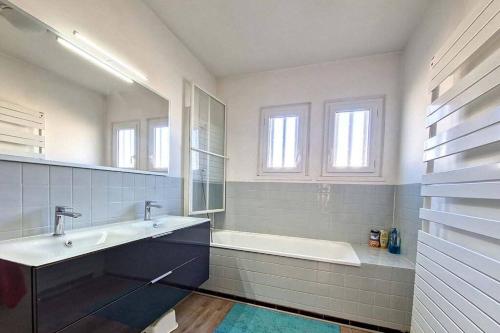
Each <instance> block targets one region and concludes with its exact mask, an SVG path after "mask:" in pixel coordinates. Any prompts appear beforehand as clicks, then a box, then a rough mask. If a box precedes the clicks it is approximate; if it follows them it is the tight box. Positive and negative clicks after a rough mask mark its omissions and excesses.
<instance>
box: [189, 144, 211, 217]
mask: <svg viewBox="0 0 500 333" xmlns="http://www.w3.org/2000/svg"><path fill="white" fill-rule="evenodd" d="M207 171H208V155H207V154H204V153H199V152H197V151H192V152H191V183H192V185H191V200H192V210H193V211H206V210H207V203H208V179H207Z"/></svg>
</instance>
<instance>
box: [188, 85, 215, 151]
mask: <svg viewBox="0 0 500 333" xmlns="http://www.w3.org/2000/svg"><path fill="white" fill-rule="evenodd" d="M209 110H210V96H208V95H207V94H206V93H204V92H203V91H201V90H200V89H198V88H195V91H194V108H193V113H192V117H193V128H192V129H191V147H192V148H196V149H201V150H208V118H209Z"/></svg>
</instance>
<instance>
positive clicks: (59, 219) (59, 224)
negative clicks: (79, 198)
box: [53, 206, 82, 236]
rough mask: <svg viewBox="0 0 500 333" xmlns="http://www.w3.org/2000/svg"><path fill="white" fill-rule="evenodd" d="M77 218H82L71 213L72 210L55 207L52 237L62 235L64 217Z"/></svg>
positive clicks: (78, 214) (77, 214)
mask: <svg viewBox="0 0 500 333" xmlns="http://www.w3.org/2000/svg"><path fill="white" fill-rule="evenodd" d="M65 216H67V217H71V218H74V219H76V218H79V217H80V216H82V214H80V213H75V212H73V208H70V207H65V206H56V209H55V216H54V234H53V236H62V235H64V217H65Z"/></svg>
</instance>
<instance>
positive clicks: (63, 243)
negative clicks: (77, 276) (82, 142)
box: [0, 216, 207, 266]
mask: <svg viewBox="0 0 500 333" xmlns="http://www.w3.org/2000/svg"><path fill="white" fill-rule="evenodd" d="M205 221H207V220H206V219H200V218H192V217H177V216H165V217H159V218H156V219H153V220H152V221H142V220H133V221H127V222H122V223H115V224H109V225H103V226H98V227H92V228H89V229H79V230H71V231H68V232H67V233H66V235H63V236H57V237H54V236H52V234H45V235H40V236H32V237H26V238H20V239H14V240H9V241H4V242H0V259H5V260H9V261H13V262H17V263H21V264H25V265H29V266H40V265H44V264H47V263H51V262H55V261H58V260H64V259H67V258H70V257H74V256H78V255H82V254H85V253H89V252H93V251H96V250H99V249H104V248H107V247H111V246H117V245H120V244H124V243H128V242H132V241H135V240H139V239H143V238H148V237H153V236H155V235H159V234H162V233H165V232H169V231H173V230H176V229H180V228H184V227H186V226H191V225H194V224H198V223H202V222H205Z"/></svg>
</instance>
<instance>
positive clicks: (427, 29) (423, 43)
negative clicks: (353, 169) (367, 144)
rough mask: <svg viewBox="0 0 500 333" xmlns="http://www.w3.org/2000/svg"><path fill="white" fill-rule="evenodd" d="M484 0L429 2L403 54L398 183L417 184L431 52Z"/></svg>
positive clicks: (424, 136) (423, 137)
mask: <svg viewBox="0 0 500 333" xmlns="http://www.w3.org/2000/svg"><path fill="white" fill-rule="evenodd" d="M483 1H484V0H438V1H432V2H431V4H430V6H429V8H428V9H427V11H426V13H425V15H424V19H423V20H422V22H421V23H420V25H419V26H418V28H417V30H416V31H415V32H414V34H413V36H412V37H411V38H410V40H409V42H408V44H407V46H406V48H405V51H404V54H403V77H404V79H403V87H404V88H403V103H402V109H403V113H402V116H401V142H400V148H399V149H400V152H399V155H400V165H399V172H398V182H399V183H401V184H410V183H420V182H421V176H422V174H423V172H424V163H423V162H422V157H423V147H424V141H425V139H427V131H426V129H425V128H424V119H425V111H426V106H427V104H429V102H430V97H429V91H428V83H429V66H430V62H431V59H432V57H433V56H434V53H435V52H437V50H438V49H439V47H441V45H442V44H443V43H444V41H445V40H446V39H447V38H448V37H449V35H450V33H451V32H453V30H455V28H456V26H457V25H458V24H459V23H460V21H462V19H463V18H464V17H465V16H466V15H467V14H468V13H469V12H470V11H471V9H472V8H474V7H475V6H476V5H478V4H479V3H481V2H483Z"/></svg>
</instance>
